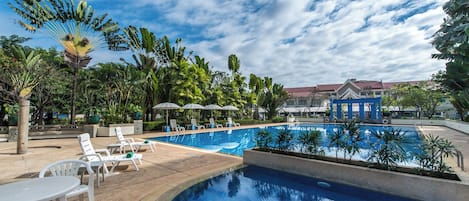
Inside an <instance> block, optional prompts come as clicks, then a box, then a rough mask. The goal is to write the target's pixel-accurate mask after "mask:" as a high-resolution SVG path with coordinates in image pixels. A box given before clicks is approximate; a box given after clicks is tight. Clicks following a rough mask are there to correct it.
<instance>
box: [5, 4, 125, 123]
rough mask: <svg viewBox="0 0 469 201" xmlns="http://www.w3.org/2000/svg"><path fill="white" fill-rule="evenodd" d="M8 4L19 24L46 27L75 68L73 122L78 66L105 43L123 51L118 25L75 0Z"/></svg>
mask: <svg viewBox="0 0 469 201" xmlns="http://www.w3.org/2000/svg"><path fill="white" fill-rule="evenodd" d="M15 3H16V4H13V3H8V5H9V6H10V8H11V9H13V11H15V12H16V13H17V14H18V15H20V16H21V17H22V18H23V19H24V21H21V20H19V24H20V25H21V26H23V27H24V28H26V30H28V31H31V32H35V31H36V30H38V29H40V28H42V27H45V28H46V29H47V30H48V31H49V33H50V34H51V35H52V37H53V38H54V39H55V40H57V41H58V42H59V43H60V44H61V45H62V47H63V48H64V60H65V62H66V63H67V64H68V65H69V66H71V67H72V68H73V69H74V76H73V88H72V109H71V118H70V124H72V125H75V113H76V108H75V107H76V91H77V85H78V82H77V79H78V71H79V68H84V67H86V66H87V65H88V63H89V62H90V60H91V57H90V56H89V55H88V54H89V53H90V52H91V51H93V50H94V49H96V48H99V47H100V46H104V44H107V47H108V48H109V49H110V50H123V49H125V47H124V46H122V44H123V41H122V40H121V37H120V36H119V35H118V32H119V26H118V24H117V23H115V22H113V21H112V20H111V19H107V18H106V17H107V14H104V15H101V16H95V13H94V9H93V8H92V7H91V6H90V5H88V4H87V2H86V1H79V3H78V4H77V6H76V7H75V0H42V1H41V0H30V1H20V0H15Z"/></svg>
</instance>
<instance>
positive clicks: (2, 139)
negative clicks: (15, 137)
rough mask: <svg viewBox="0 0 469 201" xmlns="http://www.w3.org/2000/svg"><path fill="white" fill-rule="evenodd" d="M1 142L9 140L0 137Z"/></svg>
mask: <svg viewBox="0 0 469 201" xmlns="http://www.w3.org/2000/svg"><path fill="white" fill-rule="evenodd" d="M0 142H8V138H0Z"/></svg>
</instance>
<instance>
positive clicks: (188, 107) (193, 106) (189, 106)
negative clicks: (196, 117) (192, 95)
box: [182, 103, 204, 118]
mask: <svg viewBox="0 0 469 201" xmlns="http://www.w3.org/2000/svg"><path fill="white" fill-rule="evenodd" d="M182 109H185V110H191V118H192V110H202V109H204V106H202V105H199V104H194V103H190V104H186V105H184V106H182Z"/></svg>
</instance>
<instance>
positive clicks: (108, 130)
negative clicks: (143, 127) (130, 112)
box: [96, 123, 135, 137]
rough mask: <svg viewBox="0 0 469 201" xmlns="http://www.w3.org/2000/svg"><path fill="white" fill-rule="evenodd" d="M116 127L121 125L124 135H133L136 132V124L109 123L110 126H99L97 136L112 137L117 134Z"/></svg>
mask: <svg viewBox="0 0 469 201" xmlns="http://www.w3.org/2000/svg"><path fill="white" fill-rule="evenodd" d="M116 127H121V130H122V134H123V135H133V134H134V132H135V128H134V124H133V123H132V124H109V127H99V128H98V133H97V135H96V136H99V137H110V136H116V131H115V128H116Z"/></svg>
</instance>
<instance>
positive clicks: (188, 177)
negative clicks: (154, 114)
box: [0, 126, 469, 201]
mask: <svg viewBox="0 0 469 201" xmlns="http://www.w3.org/2000/svg"><path fill="white" fill-rule="evenodd" d="M249 127H255V126H249ZM244 128H246V127H244ZM215 130H221V129H213V131H215ZM421 130H422V131H423V132H424V133H432V134H434V135H440V136H442V137H444V138H447V139H449V140H451V141H452V142H453V143H454V144H455V145H456V146H457V148H458V149H459V150H461V151H462V152H463V153H464V156H466V158H465V164H466V166H467V167H466V173H468V169H469V161H468V160H469V136H468V135H466V134H462V133H459V132H456V131H454V130H452V129H449V128H445V127H433V126H424V127H421ZM202 131H203V130H202ZM185 133H192V131H187V132H185ZM167 134H168V133H147V134H144V135H134V136H132V137H140V138H149V137H155V136H162V135H167ZM171 134H173V133H171ZM114 142H115V137H98V138H92V143H93V145H94V146H95V148H104V147H105V146H106V145H107V144H110V143H114ZM15 152H16V143H0V184H4V183H9V182H14V181H19V180H24V179H29V178H34V177H37V174H38V172H39V171H40V170H41V168H42V167H44V166H45V165H47V164H49V163H51V162H54V161H57V160H61V159H70V158H74V159H76V158H78V157H79V156H80V155H81V150H80V147H79V145H78V142H77V139H75V138H73V139H51V140H33V141H29V151H28V153H27V154H24V155H16V154H15ZM142 154H143V165H140V166H139V167H140V171H139V172H136V171H134V169H133V167H132V166H128V168H127V169H119V170H117V172H118V174H116V175H112V176H108V177H106V179H105V181H104V182H103V183H101V184H102V185H101V186H100V187H99V188H95V200H99V201H101V200H168V199H171V198H172V197H173V196H174V195H175V194H177V193H179V192H180V191H182V190H184V189H185V188H187V187H188V186H191V185H192V184H195V183H196V182H197V181H202V180H205V178H208V177H211V176H214V175H217V174H219V173H221V172H224V171H226V170H228V169H233V168H237V167H239V166H241V165H242V158H240V157H234V156H227V155H223V154H216V153H215V154H214V153H207V152H203V151H200V150H197V149H191V148H184V147H181V146H177V145H170V144H165V143H157V150H156V152H154V153H153V152H150V151H149V150H147V151H145V152H142Z"/></svg>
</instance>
